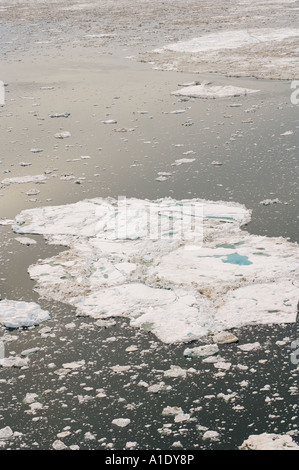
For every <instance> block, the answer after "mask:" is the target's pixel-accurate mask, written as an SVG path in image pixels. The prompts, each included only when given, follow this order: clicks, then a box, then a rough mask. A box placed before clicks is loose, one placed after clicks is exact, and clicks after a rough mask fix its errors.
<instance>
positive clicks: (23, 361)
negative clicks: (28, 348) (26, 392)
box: [0, 356, 29, 368]
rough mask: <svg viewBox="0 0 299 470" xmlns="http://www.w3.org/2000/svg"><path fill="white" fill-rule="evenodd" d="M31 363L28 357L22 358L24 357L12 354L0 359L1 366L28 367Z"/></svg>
mask: <svg viewBox="0 0 299 470" xmlns="http://www.w3.org/2000/svg"><path fill="white" fill-rule="evenodd" d="M28 363H29V359H28V357H26V358H22V357H16V356H11V357H4V358H3V359H0V367H19V368H21V367H27V366H28Z"/></svg>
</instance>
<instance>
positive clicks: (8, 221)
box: [0, 219, 14, 226]
mask: <svg viewBox="0 0 299 470" xmlns="http://www.w3.org/2000/svg"><path fill="white" fill-rule="evenodd" d="M13 223H14V222H13V220H12V219H0V225H3V226H5V225H12V224H13Z"/></svg>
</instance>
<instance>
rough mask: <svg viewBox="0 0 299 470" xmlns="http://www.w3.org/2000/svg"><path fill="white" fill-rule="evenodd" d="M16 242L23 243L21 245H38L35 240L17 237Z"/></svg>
mask: <svg viewBox="0 0 299 470" xmlns="http://www.w3.org/2000/svg"><path fill="white" fill-rule="evenodd" d="M15 240H17V242H19V243H21V245H27V246H29V245H36V243H37V241H36V240H33V238H28V237H16V238H15Z"/></svg>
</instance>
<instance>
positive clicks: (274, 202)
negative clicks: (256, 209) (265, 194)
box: [260, 198, 282, 206]
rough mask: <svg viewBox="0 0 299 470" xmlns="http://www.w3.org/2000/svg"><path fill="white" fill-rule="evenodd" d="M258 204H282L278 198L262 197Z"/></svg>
mask: <svg viewBox="0 0 299 470" xmlns="http://www.w3.org/2000/svg"><path fill="white" fill-rule="evenodd" d="M260 204H263V205H264V206H269V205H270V204H282V202H281V201H280V200H279V199H278V198H275V199H264V200H263V201H260Z"/></svg>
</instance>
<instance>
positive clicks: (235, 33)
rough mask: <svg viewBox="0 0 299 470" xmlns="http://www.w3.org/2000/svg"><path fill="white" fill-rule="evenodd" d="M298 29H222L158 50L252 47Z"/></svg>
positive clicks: (193, 50)
mask: <svg viewBox="0 0 299 470" xmlns="http://www.w3.org/2000/svg"><path fill="white" fill-rule="evenodd" d="M298 34H299V30H298V29H291V28H276V29H275V28H271V29H270V28H269V29H267V28H256V29H246V30H231V31H221V32H217V33H211V34H206V35H204V36H201V37H198V38H193V39H190V40H189V41H179V42H177V43H173V44H168V45H166V46H164V47H163V49H157V52H163V50H170V51H176V52H189V53H196V52H211V51H219V50H221V49H237V48H240V47H251V46H252V45H254V44H258V43H262V42H268V41H270V42H272V41H282V40H284V39H287V38H291V37H296V36H298Z"/></svg>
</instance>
